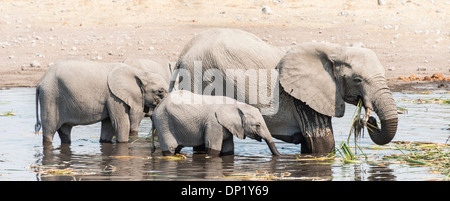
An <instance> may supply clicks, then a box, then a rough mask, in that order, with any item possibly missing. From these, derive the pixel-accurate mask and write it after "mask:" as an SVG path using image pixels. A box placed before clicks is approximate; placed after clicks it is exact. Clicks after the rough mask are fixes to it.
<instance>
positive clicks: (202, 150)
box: [193, 144, 206, 154]
mask: <svg viewBox="0 0 450 201" xmlns="http://www.w3.org/2000/svg"><path fill="white" fill-rule="evenodd" d="M193 151H194V154H205V153H206V147H205V144H202V145H200V146H195V147H193Z"/></svg>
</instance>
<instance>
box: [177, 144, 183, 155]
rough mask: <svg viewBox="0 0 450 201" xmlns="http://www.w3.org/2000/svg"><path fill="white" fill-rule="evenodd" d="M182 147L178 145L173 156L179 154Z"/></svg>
mask: <svg viewBox="0 0 450 201" xmlns="http://www.w3.org/2000/svg"><path fill="white" fill-rule="evenodd" d="M183 148H184V146H182V145H178V146H177V148H175V154H179V153H180V152H181V149H183Z"/></svg>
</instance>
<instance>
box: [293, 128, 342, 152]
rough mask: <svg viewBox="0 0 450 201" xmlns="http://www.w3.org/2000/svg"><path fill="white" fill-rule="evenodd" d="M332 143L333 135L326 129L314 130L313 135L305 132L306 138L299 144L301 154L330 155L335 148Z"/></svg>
mask: <svg viewBox="0 0 450 201" xmlns="http://www.w3.org/2000/svg"><path fill="white" fill-rule="evenodd" d="M334 143H335V142H334V136H333V133H332V132H331V130H330V129H328V128H323V129H320V130H316V131H315V133H313V134H310V132H306V136H305V137H304V139H303V142H301V153H302V154H316V153H318V154H321V153H332V152H333V151H334V148H335V147H334Z"/></svg>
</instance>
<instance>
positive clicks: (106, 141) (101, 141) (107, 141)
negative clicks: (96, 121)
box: [100, 139, 112, 144]
mask: <svg viewBox="0 0 450 201" xmlns="http://www.w3.org/2000/svg"><path fill="white" fill-rule="evenodd" d="M100 143H109V144H112V140H102V139H100Z"/></svg>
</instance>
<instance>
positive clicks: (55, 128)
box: [35, 59, 168, 145]
mask: <svg viewBox="0 0 450 201" xmlns="http://www.w3.org/2000/svg"><path fill="white" fill-rule="evenodd" d="M167 90H168V85H167V83H166V82H165V80H164V78H163V77H162V76H161V75H159V74H155V73H150V72H146V71H143V70H140V69H137V68H134V67H131V66H129V65H126V64H123V63H101V62H93V61H88V60H83V59H66V60H62V61H59V62H57V63H56V64H55V65H54V66H52V67H51V68H50V69H49V70H48V71H47V72H46V73H45V75H44V76H43V77H42V79H41V81H40V83H39V84H38V86H37V87H36V119H37V123H36V125H35V130H36V132H38V131H39V130H40V127H41V122H40V120H39V116H38V110H39V106H38V103H40V108H41V115H40V116H41V120H42V131H43V143H44V145H51V144H52V141H53V136H54V134H55V132H58V134H59V137H60V139H61V142H62V143H70V142H71V139H70V135H71V130H72V127H73V126H76V125H88V124H93V123H96V122H100V121H101V122H102V125H101V137H100V141H101V142H111V140H112V138H113V135H115V136H116V141H117V142H128V137H129V135H137V132H138V126H139V123H140V121H141V120H142V118H143V117H144V115H145V113H147V112H148V111H149V110H152V109H154V108H155V107H156V105H157V104H158V103H159V102H160V101H161V100H162V99H163V98H164V97H165V96H166V95H167Z"/></svg>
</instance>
